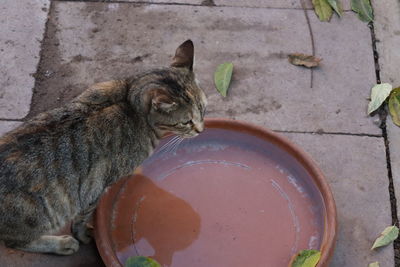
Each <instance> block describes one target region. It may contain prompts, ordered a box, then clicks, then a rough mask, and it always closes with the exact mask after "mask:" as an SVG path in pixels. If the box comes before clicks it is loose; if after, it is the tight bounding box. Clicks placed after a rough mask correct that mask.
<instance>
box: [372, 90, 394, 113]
mask: <svg viewBox="0 0 400 267" xmlns="http://www.w3.org/2000/svg"><path fill="white" fill-rule="evenodd" d="M391 91H392V85H390V84H388V83H381V84H377V85H375V86H374V87H372V89H371V102H369V104H368V114H371V113H372V112H374V111H375V110H377V109H378V108H379V107H380V106H381V105H382V103H383V102H385V100H386V98H388V96H389V95H390V92H391Z"/></svg>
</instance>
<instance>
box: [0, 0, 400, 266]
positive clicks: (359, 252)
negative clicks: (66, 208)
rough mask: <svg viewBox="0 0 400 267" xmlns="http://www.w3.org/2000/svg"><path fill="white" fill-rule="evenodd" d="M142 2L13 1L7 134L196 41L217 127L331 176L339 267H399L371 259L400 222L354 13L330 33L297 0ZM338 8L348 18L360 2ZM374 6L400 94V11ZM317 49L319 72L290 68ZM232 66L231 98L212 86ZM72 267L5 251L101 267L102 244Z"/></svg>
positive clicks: (387, 66)
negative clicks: (292, 150) (263, 130)
mask: <svg viewBox="0 0 400 267" xmlns="http://www.w3.org/2000/svg"><path fill="white" fill-rule="evenodd" d="M134 2H138V1H132V0H131V1H115V2H114V1H108V2H104V1H99V2H93V1H91V2H84V1H52V2H51V4H50V3H49V1H46V0H41V1H36V2H35V3H34V4H33V3H30V4H29V5H28V4H23V3H22V2H21V1H13V0H3V2H2V3H1V4H0V55H1V57H0V60H1V61H0V62H1V64H0V83H1V85H2V86H1V90H0V118H1V119H2V121H0V131H1V133H3V132H5V131H7V130H9V129H11V128H13V127H15V126H16V125H18V123H20V121H21V119H24V117H25V116H26V115H27V113H28V112H29V115H28V117H31V116H33V115H35V114H37V113H39V112H41V111H44V110H47V109H49V108H53V107H56V106H59V105H61V104H63V103H65V102H66V101H68V100H70V99H72V98H73V97H74V96H76V95H77V94H79V93H80V92H81V91H82V90H83V89H84V88H85V87H86V86H88V85H90V84H92V83H93V82H98V81H104V80H109V79H114V78H116V77H124V76H128V75H131V74H132V73H134V72H136V71H139V70H142V69H147V68H150V67H152V66H160V65H161V66H162V65H166V64H168V63H169V61H170V59H171V56H172V53H173V51H174V50H175V48H176V47H177V45H179V44H180V43H181V42H182V41H184V40H186V39H188V38H191V39H192V40H193V41H194V43H195V54H196V65H195V71H196V72H197V74H198V79H199V80H200V83H201V85H202V87H203V88H204V89H205V91H206V94H207V95H208V99H209V108H208V110H209V111H208V116H213V117H215V116H218V117H228V118H233V119H237V120H246V121H249V122H252V123H256V124H259V125H262V126H265V127H268V128H270V129H273V130H275V131H277V132H281V133H282V134H284V135H286V136H287V137H288V138H290V139H291V140H292V141H293V142H295V143H297V144H299V145H300V146H301V147H303V148H304V150H306V151H307V152H309V153H310V154H311V156H312V157H313V158H314V159H315V161H316V162H317V163H318V164H319V166H320V167H321V169H322V171H323V172H324V173H325V175H326V177H327V179H328V180H329V183H330V185H331V188H332V191H333V193H334V197H335V199H336V205H337V209H338V220H339V233H338V241H337V248H336V251H335V255H334V258H333V260H332V263H331V266H334V267H335V266H340V267H341V266H351V267H353V266H354V267H358V266H360V267H361V266H368V263H370V262H372V261H379V262H380V263H381V266H383V267H389V266H395V261H394V260H395V257H394V249H393V247H392V246H388V247H386V248H384V249H382V250H378V251H376V252H371V251H370V247H371V245H372V243H373V240H374V239H375V238H376V237H377V235H379V233H380V232H381V231H382V230H383V229H384V228H385V227H386V226H388V225H390V224H392V211H391V196H390V194H389V190H388V187H389V181H390V179H389V178H391V177H389V176H388V169H387V167H388V166H387V158H386V147H385V141H387V140H385V139H386V135H383V134H382V130H381V129H380V128H379V127H378V126H377V125H378V124H379V119H378V118H376V117H372V118H371V117H368V116H367V115H366V107H367V104H368V101H367V98H368V97H369V92H370V88H371V87H372V86H373V85H374V84H375V83H376V81H377V77H376V74H375V61H374V56H373V49H372V44H373V43H372V38H371V33H370V29H369V28H368V26H367V24H365V23H363V22H361V21H359V20H358V18H357V17H356V16H355V14H353V13H352V12H351V11H346V12H345V13H344V15H343V17H342V18H341V19H339V18H337V17H336V16H335V15H334V16H333V18H332V20H331V22H330V23H326V22H320V21H319V20H318V19H317V17H316V16H315V14H314V11H312V10H311V9H310V8H311V4H310V1H305V2H306V6H307V8H308V10H307V11H306V12H307V16H308V18H309V21H310V24H309V25H308V23H307V19H306V16H305V13H304V11H303V10H302V9H301V4H300V1H297V0H282V1H277V0H263V1H261V0H247V1H244V0H236V1H233V0H230V1H228V0H214V1H201V0H190V1H184V0H180V1H179V0H174V1H169V0H151V1H148V2H147V3H143V1H140V2H139V3H134ZM342 2H343V3H344V8H345V10H349V9H350V7H349V2H350V1H342ZM372 2H373V6H374V9H375V13H376V21H375V23H374V28H375V33H376V38H377V39H379V42H377V48H378V52H379V61H378V64H379V65H380V67H381V72H380V74H381V79H382V81H383V82H391V83H393V84H394V85H400V73H399V72H398V69H399V64H400V63H399V62H400V54H399V50H398V45H399V44H400V40H399V39H400V32H399V31H400V17H399V14H400V6H399V2H398V1H397V0H381V1H377V0H376V1H372ZM26 12H30V14H34V16H32V15H30V16H28V15H26ZM47 19H48V20H47ZM46 20H47V24H46ZM3 25H5V26H6V27H4V26H3ZM44 30H45V33H44ZM311 36H312V37H313V38H311ZM396 45H397V46H396ZM313 46H314V47H315V54H316V56H318V57H322V58H323V61H322V64H321V66H320V67H319V68H318V69H316V70H313V71H311V70H308V69H304V68H300V67H295V66H292V65H290V64H288V62H287V56H286V55H287V54H288V53H293V52H302V53H308V54H310V53H312V51H313V49H312V47H313ZM396 48H397V50H396ZM39 58H40V64H39V65H38V62H39ZM225 61H232V62H233V63H234V65H235V70H234V75H233V81H232V86H231V88H230V91H229V95H228V97H227V98H225V99H223V98H222V97H220V95H219V94H218V93H217V92H216V90H215V89H214V86H213V71H214V70H215V68H216V66H217V65H218V64H220V63H222V62H225ZM396 71H397V73H396ZM396 74H397V75H396ZM32 92H33V97H32ZM31 98H32V104H31V103H30V102H31ZM389 121H390V120H389ZM387 132H388V136H387V138H388V139H389V143H388V144H389V150H390V156H391V160H392V161H391V166H392V169H391V171H392V173H393V181H394V188H395V192H398V194H400V167H399V163H400V148H398V147H399V146H398V145H397V146H396V144H399V143H400V133H399V132H400V129H399V128H397V127H395V126H393V125H391V124H390V123H388V128H387ZM394 197H395V196H393V195H392V202H393V203H395V202H396V201H395V198H394ZM399 199H400V196H399ZM394 213H396V211H394ZM16 255H17V256H16ZM21 257H22V258H21ZM68 258H69V259H67V258H65V257H56V256H41V257H40V258H36V257H33V256H32V255H30V254H28V253H25V254H23V253H22V254H21V253H19V252H17V253H13V254H11V255H10V254H7V253H5V252H4V250H0V266H3V265H4V264H10V262H15V263H16V262H18V265H19V266H32V265H33V266H43V265H41V264H43V261H45V262H47V263H48V264H49V265H48V266H54V265H55V264H57V265H60V266H79V265H80V266H89V265H91V266H99V264H100V263H99V261H98V255H97V254H96V251H95V247H94V246H93V245H92V246H86V247H84V248H83V250H82V251H81V252H79V254H78V255H75V256H71V257H68ZM7 259H9V260H7ZM11 259H13V260H15V261H13V260H11ZM2 263H3V264H2ZM397 264H400V262H397Z"/></svg>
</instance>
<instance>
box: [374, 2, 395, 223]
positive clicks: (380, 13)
mask: <svg viewBox="0 0 400 267" xmlns="http://www.w3.org/2000/svg"><path fill="white" fill-rule="evenodd" d="M372 4H373V7H374V13H375V21H374V27H375V35H376V38H377V40H379V41H378V42H377V43H376V47H377V50H378V54H379V66H380V70H381V71H380V75H381V80H382V82H388V83H391V84H392V85H393V86H394V87H399V86H400V72H399V69H400V50H399V45H400V2H399V1H396V0H385V1H373V2H372ZM386 126H387V135H388V141H389V150H390V159H391V167H392V176H393V185H394V190H395V194H396V200H397V217H398V218H400V128H399V127H398V126H396V125H394V123H393V122H392V120H391V118H390V117H388V118H387V123H386Z"/></svg>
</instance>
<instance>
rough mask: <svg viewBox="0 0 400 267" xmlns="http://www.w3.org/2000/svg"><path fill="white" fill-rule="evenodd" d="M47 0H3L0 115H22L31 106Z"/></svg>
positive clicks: (0, 17)
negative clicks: (34, 74)
mask: <svg viewBox="0 0 400 267" xmlns="http://www.w3.org/2000/svg"><path fill="white" fill-rule="evenodd" d="M49 5H50V1H49V0H36V1H15V0H2V1H1V5H0V36H1V37H0V66H1V68H0V88H1V91H0V118H6V119H21V118H23V117H25V116H26V115H27V114H28V112H29V108H30V103H31V99H32V89H33V86H34V82H35V79H34V77H33V76H32V74H33V73H35V72H36V67H37V64H38V62H39V53H40V45H41V40H42V38H43V33H44V29H45V23H46V19H47V13H48V8H49Z"/></svg>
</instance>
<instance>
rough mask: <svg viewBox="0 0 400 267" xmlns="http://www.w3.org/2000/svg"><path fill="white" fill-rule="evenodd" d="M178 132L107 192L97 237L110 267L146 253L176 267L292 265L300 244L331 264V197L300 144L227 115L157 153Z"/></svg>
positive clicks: (333, 213) (323, 263) (333, 220)
mask: <svg viewBox="0 0 400 267" xmlns="http://www.w3.org/2000/svg"><path fill="white" fill-rule="evenodd" d="M172 138H173V136H170V137H167V138H165V140H163V141H162V142H161V144H160V146H159V148H158V149H157V150H156V152H155V153H154V154H153V156H151V157H150V158H149V159H147V160H146V161H145V162H144V163H143V164H142V166H141V167H140V168H139V171H138V172H137V173H135V174H134V175H133V176H132V177H128V178H125V179H123V180H121V181H120V182H118V183H117V184H115V185H114V186H112V187H111V188H110V189H109V190H108V191H107V192H106V193H105V195H104V196H103V198H102V199H101V201H100V204H99V206H98V208H97V213H96V218H95V223H96V227H95V229H96V231H95V237H96V244H97V247H98V249H99V252H100V255H101V257H102V259H103V261H104V262H105V264H106V265H107V266H123V264H124V263H125V261H126V259H127V258H128V257H130V256H136V255H142V256H150V257H152V258H155V259H156V260H157V261H159V262H160V263H161V265H162V266H172V267H188V266H190V267H205V266H207V267H225V266H226V267H243V266H270V267H280V266H282V267H286V266H288V264H289V262H290V259H291V257H292V256H293V255H294V254H296V253H297V252H298V251H300V250H303V249H318V250H321V252H322V255H321V260H320V262H319V264H318V266H328V263H329V259H330V258H331V256H332V253H333V249H334V244H335V235H336V209H335V203H334V200H333V197H332V193H331V191H330V189H329V186H328V184H327V182H326V180H325V178H324V176H323V174H322V173H321V171H320V170H319V169H318V167H317V166H316V164H315V163H314V162H313V161H312V160H311V158H310V157H309V156H308V155H307V154H306V153H304V152H303V151H302V150H301V149H300V148H298V147H297V146H296V145H293V144H292V143H291V142H289V141H288V140H287V139H286V138H284V137H282V136H280V135H278V134H276V133H273V132H272V131H269V130H267V129H264V128H261V127H257V126H254V125H251V124H248V123H244V122H238V121H231V120H225V119H208V120H207V121H206V130H205V131H204V132H203V133H202V134H201V135H199V136H198V137H196V138H192V139H185V140H184V141H183V142H181V143H180V144H179V146H168V147H167V148H164V149H162V150H160V148H161V147H162V146H163V145H164V144H166V143H167V142H168V141H171V139H172ZM172 143H173V142H172Z"/></svg>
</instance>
